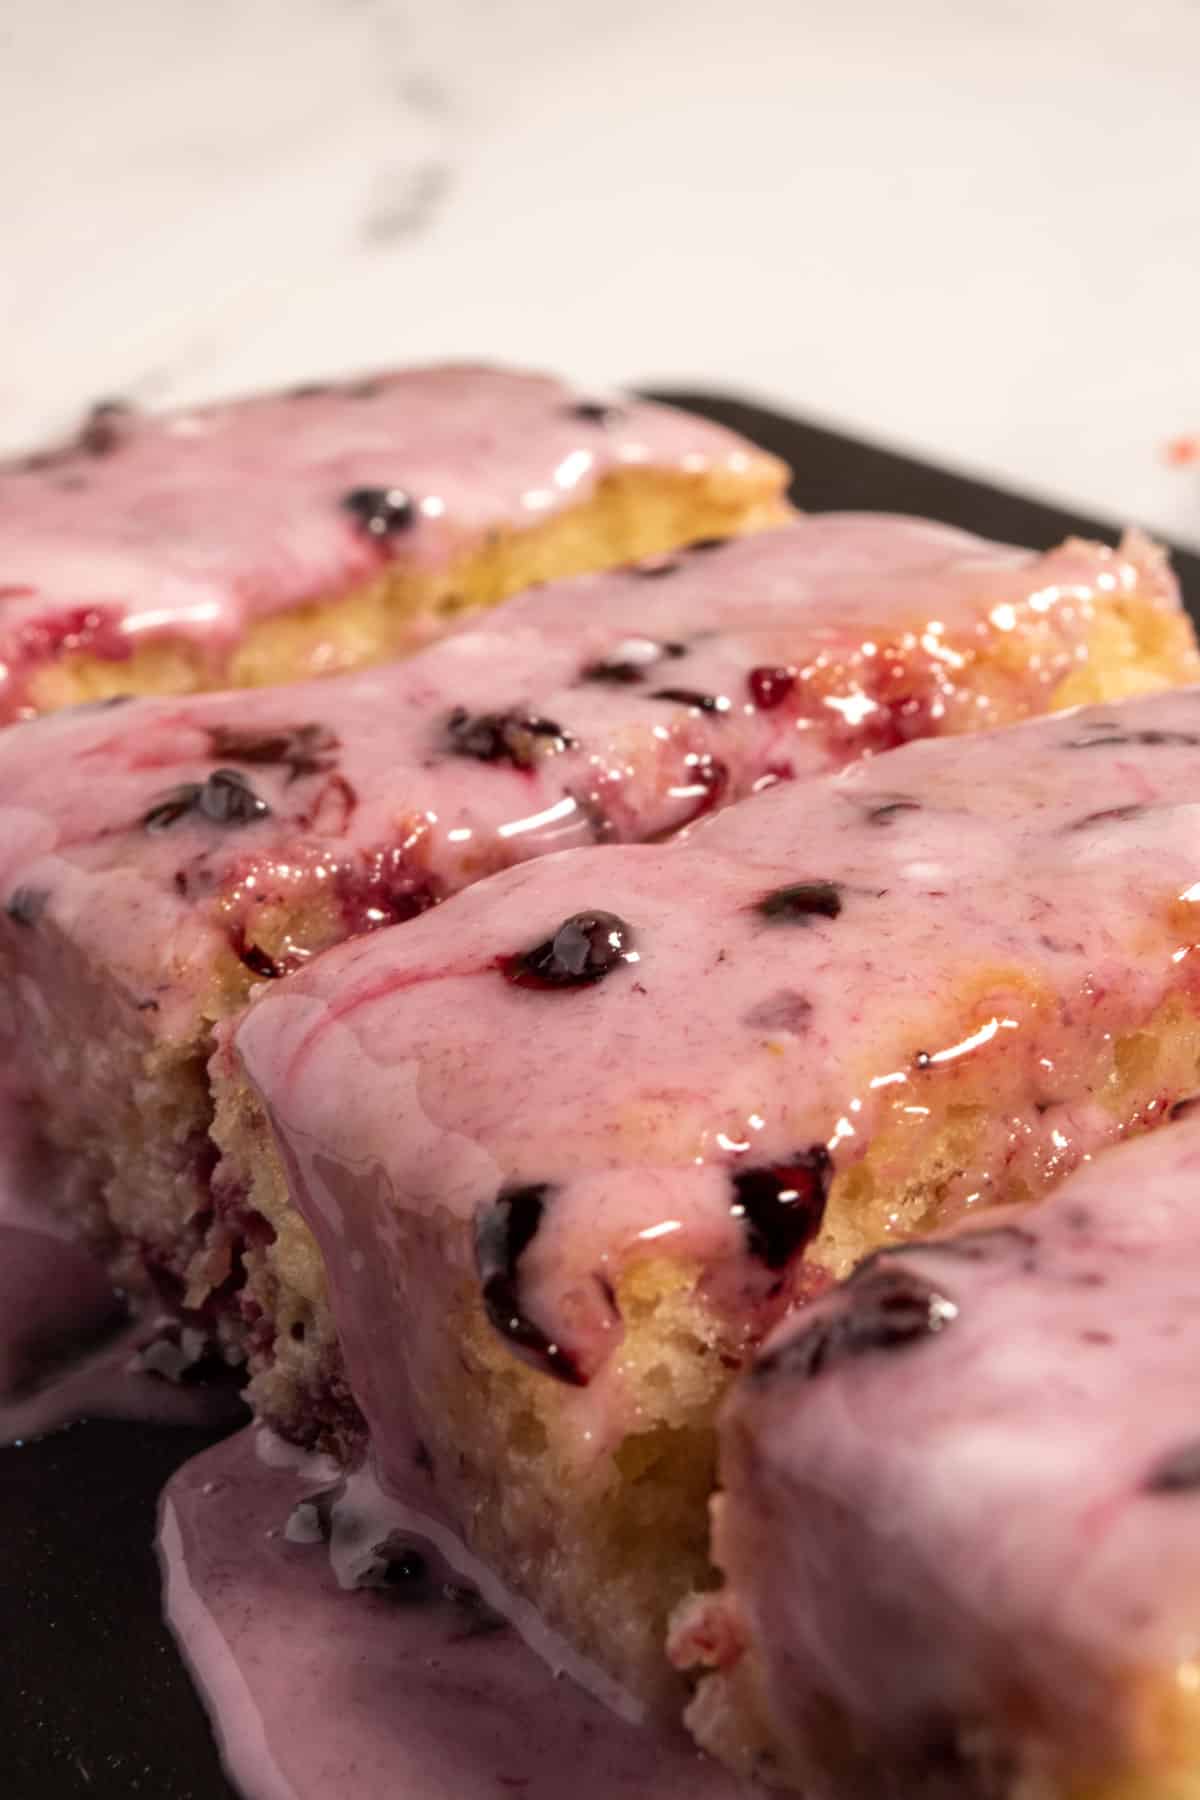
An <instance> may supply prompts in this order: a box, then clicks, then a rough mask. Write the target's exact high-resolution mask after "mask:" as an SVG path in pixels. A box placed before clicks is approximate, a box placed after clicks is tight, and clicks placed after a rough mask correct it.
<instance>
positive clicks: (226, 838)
mask: <svg viewBox="0 0 1200 1800" xmlns="http://www.w3.org/2000/svg"><path fill="white" fill-rule="evenodd" d="M305 404H307V403H305ZM664 567H665V571H666V572H665V573H664V572H662V571H663V569H664ZM1135 587H1136V588H1137V589H1138V591H1139V592H1141V593H1142V594H1143V595H1145V596H1146V597H1147V598H1148V599H1151V600H1152V599H1154V598H1157V601H1158V603H1159V604H1160V605H1161V606H1162V608H1163V609H1164V611H1168V612H1169V611H1173V610H1174V609H1175V607H1176V606H1177V599H1176V595H1175V591H1174V587H1173V584H1172V582H1171V578H1170V575H1169V572H1168V571H1167V570H1166V568H1165V566H1164V565H1163V564H1162V562H1161V559H1159V558H1158V557H1157V555H1156V553H1155V552H1153V551H1152V550H1151V549H1150V547H1149V546H1146V545H1144V544H1141V543H1140V542H1138V541H1137V540H1132V541H1131V542H1130V543H1129V544H1128V545H1127V546H1126V547H1124V548H1123V549H1122V550H1121V551H1112V550H1107V549H1105V548H1103V547H1102V546H1099V545H1089V544H1083V543H1071V544H1068V545H1066V546H1064V547H1063V548H1062V549H1060V550H1057V551H1055V552H1053V553H1052V554H1050V555H1048V556H1041V557H1039V556H1034V555H1032V554H1031V553H1029V552H1025V551H1019V550H1010V549H1004V548H1001V547H998V546H994V545H989V544H985V543H983V542H981V541H980V540H978V539H975V538H971V537H967V536H965V535H964V534H962V533H960V532H955V531H951V530H948V529H946V528H944V527H941V526H935V525H928V524H924V523H921V522H918V521H911V520H899V519H889V518H881V517H872V516H868V515H858V516H855V515H847V516H844V517H839V516H831V517H828V518H823V519H814V520H811V521H803V522H800V523H797V524H796V525H794V526H790V527H787V528H784V529H782V530H779V531H775V532H771V533H768V534H764V535H762V536H759V537H756V538H753V539H742V540H734V541H731V542H730V543H728V544H726V545H724V546H723V547H719V548H716V549H709V550H703V551H693V552H691V553H688V554H685V555H683V556H681V557H679V558H676V559H672V561H671V563H670V564H669V565H654V567H653V568H652V569H643V570H632V571H624V572H618V573H612V574H607V575H600V576H591V577H584V578H582V579H580V580H577V581H574V582H569V583H561V584H558V585H556V586H553V587H548V588H545V589H543V590H540V591H538V592H533V593H529V594H526V595H523V596H521V597H520V598H518V599H516V600H513V601H510V602H509V603H508V604H507V605H506V606H503V607H501V608H500V609H499V610H498V611H497V612H495V613H494V614H492V615H491V616H490V617H489V618H488V619H487V620H486V621H485V622H483V623H480V624H479V625H478V626H476V627H475V628H474V629H472V630H469V631H464V632H462V633H461V634H459V635H457V636H455V637H453V638H451V639H448V640H446V641H444V642H442V643H440V644H438V645H436V646H433V647H431V648H430V649H428V650H426V651H425V652H423V653H422V654H420V655H418V656H416V657H414V658H412V659H411V660H410V661H408V662H405V663H402V664H396V665H393V666H391V667H389V668H384V669H374V670H370V671H366V672H363V673H359V674H355V675H350V676H344V677H341V678H338V679H336V680H332V681H325V682H309V683H305V684H301V685H297V686H294V687H288V688H278V689H270V690H258V691H255V692H252V693H240V694H237V695H230V694H209V695H201V696H197V697H193V698H190V699H186V700H160V701H136V702H128V703H126V704H117V705H110V706H101V707H99V708H79V709H76V710H75V711H73V712H70V713H63V714H59V715H56V716H53V717H50V718H46V719H42V720H38V721H34V722H30V723H27V724H24V725H22V726H20V727H19V728H18V729H15V730H11V731H8V732H6V733H4V734H3V735H2V736H0V907H3V906H5V905H7V906H8V907H9V908H10V913H11V912H12V909H13V908H14V906H15V908H16V914H17V915H19V914H20V911H21V901H20V896H21V894H22V893H23V894H24V895H25V896H26V901H27V905H26V910H28V906H29V905H32V907H33V908H34V910H36V911H37V912H38V918H37V922H36V924H35V925H33V926H30V925H29V924H27V923H22V922H21V919H20V917H18V916H16V915H14V916H10V918H9V919H7V920H6V919H5V918H4V915H3V913H2V912H0V953H6V954H8V955H9V956H10V957H11V958H12V966H13V967H15V968H17V969H23V970H26V971H28V972H30V973H31V974H34V976H35V979H36V980H38V981H39V982H43V983H45V982H50V983H52V982H53V981H54V979H55V972H56V971H57V970H58V968H59V963H58V960H57V951H56V950H55V949H54V947H53V945H54V940H55V936H56V928H58V929H61V930H62V932H64V933H65V934H66V935H67V936H68V937H69V938H72V939H74V940H75V941H77V942H78V943H79V944H80V945H81V946H82V947H83V948H84V950H85V952H86V955H87V957H88V958H89V960H90V962H91V964H92V965H93V966H94V967H97V968H99V969H102V970H104V971H106V972H110V973H111V974H112V975H113V976H115V978H116V981H117V983H118V984H119V985H120V986H121V987H122V988H123V989H124V990H125V991H126V992H127V993H128V995H129V997H130V999H131V1000H132V1001H134V1002H135V1003H138V1004H141V1005H143V1006H149V1005H153V1006H154V1007H156V1008H157V1009H158V1010H157V1012H155V1013H154V1015H153V1019H152V1021H149V1022H151V1023H153V1024H154V1025H155V1026H156V1027H157V1029H158V1031H159V1033H160V1034H161V1035H169V1034H170V1033H171V1031H172V1030H173V1029H175V1028H176V1027H178V1029H180V1030H184V1031H185V1030H188V1029H190V1028H191V1025H192V1021H193V1019H194V1013H195V1005H196V993H197V990H198V989H200V988H202V987H203V986H204V984H205V983H206V981H207V979H208V977H209V974H210V970H211V965H212V960H213V957H214V955H215V954H216V953H217V951H219V950H220V949H222V948H223V947H225V946H231V947H232V948H233V949H234V950H235V952H236V953H238V954H241V955H242V956H243V958H244V960H246V961H247V962H248V964H249V966H250V967H251V969H252V970H253V971H254V972H255V973H261V974H267V975H269V974H270V973H272V971H273V968H274V970H276V971H277V972H284V971H285V970H287V969H289V968H291V967H293V966H295V964H296V963H297V962H299V961H300V960H302V959H303V957H304V955H305V954H306V953H307V951H306V948H305V947H304V946H303V945H296V946H295V947H294V948H293V949H291V950H288V949H286V948H285V950H284V952H283V954H282V955H281V956H277V957H276V958H274V959H273V958H272V957H269V956H268V957H265V958H264V957H263V956H261V955H259V954H258V953H257V952H256V950H255V948H254V932H255V925H256V920H257V919H258V918H260V917H261V916H262V914H261V910H260V909H261V908H262V907H263V906H264V905H266V906H267V907H268V910H269V907H270V903H271V902H272V901H275V900H283V901H285V902H286V901H290V900H294V899H296V898H306V897H307V898H309V899H311V898H312V897H313V896H314V895H318V894H319V895H321V896H322V897H324V899H325V900H326V902H327V912H328V920H327V925H328V935H329V937H331V938H332V937H336V936H344V935H348V934H350V933H353V932H356V931H361V930H366V929H370V928H371V927H372V926H374V925H378V924H389V923H391V922H393V921H395V920H397V919H403V918H406V917H409V916H411V915H412V914H413V913H415V912H418V911H420V910H421V909H422V908H424V907H426V906H428V905H429V904H431V903H432V902H433V901H434V900H437V899H440V898H441V897H442V896H443V895H445V894H447V893H450V892H453V891H454V890H455V889H457V888H460V887H462V886H464V885H466V884H467V883H468V882H470V881H472V880H475V879H476V878H478V877H479V876H480V875H483V874H487V873H489V872H490V871H492V870H494V869H497V868H500V867H503V866H505V865H507V864H509V863H513V862H518V861H521V860H524V859H525V858H528V857H531V856H534V855H537V854H541V853H543V852H545V851H552V850H557V849H565V848H569V847H573V846H577V845H581V844H588V843H593V842H596V841H597V840H598V839H602V840H604V841H606V842H607V841H612V840H615V841H620V840H630V839H644V838H652V837H657V836H659V835H665V834H666V833H668V832H670V831H672V830H675V829H678V828H679V827H680V826H682V825H684V824H686V823H687V822H688V821H689V820H692V819H694V818H696V817H697V816H700V815H702V814H703V813H704V812H706V811H708V810H710V809H711V808H712V807H713V806H715V805H717V804H719V803H723V802H725V801H727V800H732V799H736V798H738V797H739V796H741V795H744V794H747V793H749V792H750V791H751V790H752V789H754V788H755V787H756V786H758V785H761V784H763V783H767V782H770V781H774V780H778V779H780V778H782V777H784V776H789V775H792V776H806V775H811V774H816V773H819V772H821V771H823V770H826V769H828V768H830V767H837V766H840V765H841V764H842V763H843V762H845V761H846V760H847V759H848V758H850V757H851V756H854V755H857V754H860V753H863V752H868V751H872V750H875V749H880V748H888V747H891V746H893V745H895V744H896V743H899V742H902V741H903V740H904V739H905V738H906V737H909V736H916V735H923V734H926V733H937V732H941V731H945V730H962V729H965V728H967V727H968V726H971V725H975V724H986V723H988V722H989V720H990V719H993V718H994V717H995V714H994V712H992V711H989V702H988V701H986V700H985V699H984V698H983V697H982V696H981V695H980V694H979V693H978V691H977V690H976V689H975V688H973V687H972V686H971V685H970V684H969V683H968V681H967V680H966V679H965V677H964V676H963V674H962V668H963V661H964V658H965V659H967V660H968V661H969V659H970V657H971V656H972V655H973V654H974V652H975V651H976V650H978V649H979V648H980V647H981V646H985V645H987V644H989V643H990V644H997V643H1000V642H1002V641H1003V638H1004V634H1005V632H1006V631H1007V630H1012V629H1014V628H1017V629H1019V628H1020V627H1021V625H1022V624H1024V625H1028V624H1029V623H1030V622H1031V621H1032V622H1037V621H1038V620H1039V619H1041V618H1043V617H1045V618H1048V619H1049V620H1050V622H1051V624H1052V627H1053V630H1054V633H1055V637H1054V643H1053V646H1052V647H1051V646H1050V645H1049V644H1043V646H1042V649H1041V652H1040V654H1039V655H1038V656H1037V657H1035V658H1033V660H1032V664H1031V666H1026V665H1024V664H1019V665H1018V672H1017V673H1016V674H1014V675H1013V677H1012V679H1011V682H1010V684H1009V687H1008V689H1007V690H1006V692H1005V695H1004V696H1003V698H1004V703H1005V705H1006V706H1007V708H1008V709H1009V711H1010V712H1011V711H1014V710H1015V711H1018V712H1019V711H1020V710H1023V709H1036V708H1040V707H1043V706H1044V705H1045V704H1046V700H1047V695H1048V692H1049V690H1050V688H1051V687H1052V686H1053V684H1054V683H1055V682H1056V681H1058V680H1060V679H1061V678H1062V677H1063V676H1064V675H1065V674H1066V673H1067V672H1068V671H1069V669H1070V668H1071V667H1072V666H1074V663H1075V660H1076V658H1077V657H1079V656H1081V655H1082V654H1083V645H1084V642H1085V640H1086V637H1087V634H1088V630H1089V627H1090V622H1091V619H1092V607H1093V604H1094V602H1095V600H1096V599H1097V597H1099V596H1102V595H1103V594H1104V593H1105V592H1106V591H1112V590H1117V591H1125V592H1129V591H1132V590H1133V589H1134V588H1135ZM676 652H679V653H678V654H677V653H676ZM647 657H651V658H654V657H656V658H657V660H653V661H646V660H645V659H646V658H647ZM597 665H603V666H604V667H605V668H606V670H607V669H611V668H612V667H613V666H614V665H615V666H616V668H617V669H618V671H619V672H620V673H622V674H623V675H625V676H626V679H625V680H623V681H614V680H612V679H608V680H602V679H597V678H596V676H595V671H596V668H597ZM768 676H769V677H770V679H767V677H768ZM638 677H640V679H639V678H638ZM662 689H666V690H668V691H670V692H676V691H678V692H682V693H683V694H684V695H687V694H689V693H693V692H694V693H696V694H698V695H701V696H706V697H708V698H709V699H710V700H711V702H712V708H711V710H709V711H705V710H703V709H702V708H701V707H700V706H698V705H691V704H688V703H687V702H686V700H684V701H680V700H672V699H662V698H656V697H655V696H656V694H658V693H659V691H660V690H662ZM756 696H757V697H756ZM456 708H460V709H463V710H464V711H465V712H466V714H467V715H468V718H469V719H478V717H479V715H491V716H494V715H497V714H507V713H517V714H520V715H522V716H525V715H529V714H532V715H534V716H535V717H536V718H537V719H539V720H541V721H543V722H544V723H546V724H548V726H549V727H551V728H553V727H557V728H559V730H560V732H561V735H560V736H555V735H554V733H553V730H552V729H551V730H547V731H546V732H543V733H542V734H541V735H534V736H532V737H530V738H529V739H528V740H527V741H525V742H519V743H518V745H517V749H518V753H523V752H524V751H525V750H526V749H527V750H528V755H527V756H525V758H524V760H525V761H526V762H527V763H528V766H514V764H513V762H512V760H510V759H509V758H507V757H506V756H503V755H502V756H501V757H500V758H499V759H498V760H495V761H490V762H482V761H478V760H476V759H475V758H474V757H473V756H470V755H464V754H455V753H454V749H455V739H454V737H453V734H452V730H451V728H450V721H451V719H452V717H453V716H454V710H455V709H456ZM273 740H274V741H273ZM567 740H569V742H568V741H567ZM272 759H273V760H272ZM222 766H225V767H233V768H234V769H235V770H237V771H238V773H240V775H241V776H242V777H243V778H244V780H245V781H246V782H248V783H249V784H250V786H251V788H252V789H253V792H254V794H255V795H257V796H258V797H259V798H260V799H261V800H263V801H264V802H265V803H266V804H267V805H268V806H269V808H270V813H269V815H266V816H264V817H262V818H261V819H259V820H257V821H251V822H249V823H241V824H237V825H235V826H232V827H230V826H226V827H224V828H222V827H220V826H218V825H215V824H214V823H212V822H211V821H210V820H208V819H206V818H204V817H203V816H201V815H199V814H197V813H196V812H195V811H194V810H193V811H191V812H184V813H183V814H182V816H180V817H178V818H175V819H174V821H173V822H168V824H167V825H166V826H165V827H164V828H163V829H161V830H160V831H158V832H152V831H147V830H146V829H144V828H143V826H142V823H141V821H142V820H143V819H144V818H145V817H146V815H147V814H149V813H150V812H151V809H152V808H154V807H155V805H156V804H157V803H160V802H162V801H163V799H164V796H166V797H169V796H171V795H172V794H174V793H176V792H177V791H178V790H180V789H181V788H182V787H184V786H185V785H186V784H188V783H192V784H199V783H202V782H204V781H205V779H206V778H207V777H208V776H210V775H211V774H212V773H213V771H214V770H215V769H217V768H220V767H222ZM45 959H48V961H45V970H44V972H42V973H37V971H39V970H41V969H42V962H43V960H45ZM3 1004H4V1002H3V998H2V997H0V1010H2V1008H3ZM2 1033H3V1021H2V1019H0V1035H2Z"/></svg>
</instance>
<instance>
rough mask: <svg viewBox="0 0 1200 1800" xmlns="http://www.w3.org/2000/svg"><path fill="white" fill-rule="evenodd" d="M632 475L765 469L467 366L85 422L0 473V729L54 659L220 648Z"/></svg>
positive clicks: (698, 427) (662, 417)
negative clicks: (167, 646) (282, 614)
mask: <svg viewBox="0 0 1200 1800" xmlns="http://www.w3.org/2000/svg"><path fill="white" fill-rule="evenodd" d="M639 464H645V465H649V466H651V467H656V468H661V469H664V470H667V471H673V470H680V471H684V472H693V473H694V472H698V471H703V470H705V469H716V470H727V471H728V472H729V474H730V475H731V476H737V475H744V474H746V473H748V472H749V471H750V470H751V469H752V468H753V467H754V466H755V465H758V466H760V467H762V468H764V469H777V468H779V465H777V464H775V463H774V461H773V459H771V458H768V457H766V456H765V455H764V453H763V452H761V451H757V450H754V449H753V448H752V447H751V446H750V445H748V444H747V443H746V442H745V440H744V439H742V438H739V437H737V436H736V435H735V434H734V433H733V432H731V431H727V430H725V429H724V428H723V427H722V426H720V425H716V424H713V423H712V422H711V421H709V420H707V419H700V418H694V417H692V416H691V415H690V414H687V413H681V412H677V411H675V410H674V409H673V408H670V407H666V406H657V405H654V404H652V403H649V402H645V401H635V400H632V399H627V398H625V397H619V398H618V399H616V400H614V401H612V402H611V403H609V404H598V403H596V402H593V401H588V400H587V399H585V398H584V397H582V396H580V395H578V394H574V393H572V392H571V390H570V389H568V388H566V387H564V386H563V385H562V384H561V383H560V382H558V381H556V380H554V379H553V378H551V377H549V376H543V375H532V374H525V373H521V372H516V371H511V370H503V369H493V368H486V367H474V366H470V365H462V366H459V365H448V366H444V367H431V368H423V369H410V370H405V371H402V372H400V373H398V374H382V375H378V376H372V377H369V378H365V379H362V380H358V381H354V382H350V383H343V384H341V385H338V386H327V387H320V388H315V387H314V388H306V389H297V390H295V391H293V392H292V393H286V394H273V395H268V396H265V397H263V398H259V399H252V400H245V401H240V402H236V403H234V404H231V405H224V406H211V407H205V408H202V409H198V410H195V411H191V412H180V413H168V414H165V415H163V416H161V417H150V416H143V415H141V414H139V413H137V412H134V411H132V410H130V409H128V408H126V407H123V406H117V405H109V406H102V407H98V408H96V409H95V410H94V411H93V412H92V414H91V415H90V417H89V418H88V419H87V420H86V422H85V424H84V426H83V428H82V430H81V432H80V434H79V437H78V439H77V441H76V442H75V443H74V444H71V445H67V446H65V447H64V448H62V449H59V450H53V451H48V452H45V453H43V454H40V455H35V456H31V457H25V458H23V459H19V460H16V461H11V462H9V463H7V464H5V465H3V466H0V717H2V716H4V714H5V713H6V712H7V711H8V710H9V709H10V707H11V706H12V705H13V704H15V703H16V701H17V700H18V699H19V693H18V691H17V690H18V687H19V681H20V677H21V675H22V673H23V672H24V671H25V670H27V669H28V668H29V667H30V666H32V665H35V664H37V663H38V662H40V661H43V660H47V659H49V658H52V657H53V656H55V655H56V654H59V653H60V652H61V651H62V650H63V649H64V648H65V649H85V650H87V651H89V652H90V653H91V654H93V655H95V656H99V657H103V658H109V659H113V660H118V661H119V660H121V659H123V658H125V657H127V656H128V655H129V654H130V653H131V651H132V650H133V648H134V647H136V646H138V645H139V644H141V643H143V642H144V641H145V640H146V639H147V638H160V637H163V636H168V637H176V638H184V639H188V640H191V641H193V642H197V643H201V644H207V645H210V646H211V647H212V648H213V650H214V652H215V653H218V652H221V651H225V650H227V649H228V648H229V646H230V645H232V644H234V643H236V642H237V640H238V639H239V638H240V637H241V636H242V634H243V633H244V632H245V630H246V628H247V626H248V625H249V624H250V623H252V622H253V621H254V620H255V619H258V618H261V617H263V616H265V615H268V614H271V613H274V612H278V611H280V610H281V609H283V608H286V607H292V606H297V605H300V604H302V603H303V602H305V601H307V600H312V599H318V598H322V597H326V596H329V595H331V594H336V593H338V592H339V591H341V590H343V589H345V588H347V587H349V586H351V585H353V584H356V583H360V582H363V581H366V580H368V579H369V578H370V577H371V576H372V575H374V574H375V573H376V572H377V571H378V570H379V569H380V568H381V567H382V566H383V565H384V564H385V563H387V562H390V561H392V560H395V559H397V558H403V559H405V560H406V561H409V562H412V563H414V564H416V565H417V566H419V567H431V566H436V565H441V564H445V563H447V562H449V561H450V560H451V559H452V557H453V556H454V555H455V553H456V552H457V551H461V550H462V549H463V548H464V547H465V546H466V545H469V544H470V543H472V542H474V541H477V540H478V539H480V538H481V537H482V536H483V535H484V534H486V532H487V531H488V530H489V529H491V528H496V527H502V528H505V529H520V528H522V527H523V526H530V525H535V524H537V523H538V522H539V521H540V520H542V519H545V518H546V517H548V516H549V515H551V514H553V513H555V512H557V511H559V510H560V509H562V508H563V507H566V506H570V505H572V504H578V503H580V502H581V501H583V500H586V499H587V498H588V496H589V495H590V494H591V493H592V491H593V490H594V488H595V486H596V484H597V483H598V482H599V481H600V480H602V479H603V477H604V476H605V475H607V474H609V473H611V472H612V471H613V470H616V469H620V468H622V467H629V466H631V465H639ZM780 473H782V472H780Z"/></svg>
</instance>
